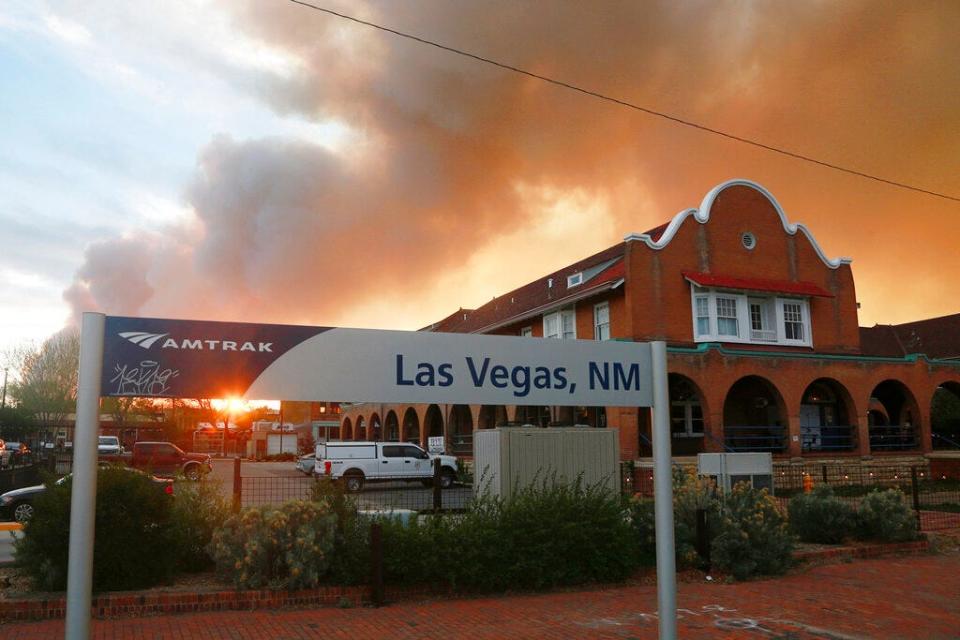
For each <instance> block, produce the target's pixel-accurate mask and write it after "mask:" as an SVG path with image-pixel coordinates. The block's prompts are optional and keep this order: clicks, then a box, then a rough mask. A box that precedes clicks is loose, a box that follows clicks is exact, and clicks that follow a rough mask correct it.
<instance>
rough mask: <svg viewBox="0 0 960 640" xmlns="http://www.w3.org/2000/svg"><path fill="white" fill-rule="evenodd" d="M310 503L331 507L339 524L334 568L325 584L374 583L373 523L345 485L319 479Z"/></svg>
mask: <svg viewBox="0 0 960 640" xmlns="http://www.w3.org/2000/svg"><path fill="white" fill-rule="evenodd" d="M310 500H311V501H313V502H320V503H323V504H326V505H328V507H327V508H328V509H329V510H330V513H332V514H333V516H334V518H335V522H336V528H335V531H334V539H333V549H332V550H331V552H330V565H329V567H328V568H327V573H326V575H325V576H324V578H323V580H324V581H325V582H329V583H332V584H347V585H350V584H366V583H367V582H369V580H370V520H369V519H366V518H361V517H359V516H358V515H357V502H356V500H355V499H354V498H353V496H351V495H350V494H348V493H347V491H346V489H345V488H344V486H343V483H341V482H336V481H334V480H331V479H330V478H327V477H321V478H317V479H316V481H315V482H314V484H313V486H312V487H311V488H310Z"/></svg>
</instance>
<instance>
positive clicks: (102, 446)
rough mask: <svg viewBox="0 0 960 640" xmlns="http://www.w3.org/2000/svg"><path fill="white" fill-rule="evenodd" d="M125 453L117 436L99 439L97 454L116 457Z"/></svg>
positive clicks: (100, 437)
mask: <svg viewBox="0 0 960 640" xmlns="http://www.w3.org/2000/svg"><path fill="white" fill-rule="evenodd" d="M121 453H123V446H122V445H121V444H120V438H118V437H117V436H99V437H98V438H97V454H99V455H108V456H115V455H119V454H121Z"/></svg>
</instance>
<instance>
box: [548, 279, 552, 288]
mask: <svg viewBox="0 0 960 640" xmlns="http://www.w3.org/2000/svg"><path fill="white" fill-rule="evenodd" d="M547 289H553V278H547Z"/></svg>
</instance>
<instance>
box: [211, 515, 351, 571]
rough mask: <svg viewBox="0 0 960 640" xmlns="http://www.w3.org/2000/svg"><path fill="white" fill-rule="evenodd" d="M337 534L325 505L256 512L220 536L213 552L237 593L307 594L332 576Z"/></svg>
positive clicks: (230, 523) (236, 519)
mask: <svg viewBox="0 0 960 640" xmlns="http://www.w3.org/2000/svg"><path fill="white" fill-rule="evenodd" d="M335 528H336V517H335V516H334V515H333V513H332V512H331V511H330V508H329V505H328V504H327V503H325V502H305V501H292V502H287V503H286V504H284V505H282V506H280V507H279V508H274V507H250V508H247V509H244V510H243V511H242V512H241V513H240V514H238V515H235V516H231V517H230V518H228V519H227V521H226V522H224V523H223V525H222V526H221V527H220V528H219V529H217V530H216V531H215V532H214V534H213V539H212V541H211V542H210V545H209V551H210V554H211V555H212V556H213V559H214V561H215V562H216V564H217V569H218V570H219V571H220V572H221V574H222V575H224V576H226V577H228V578H230V579H231V580H232V581H233V583H234V584H235V585H236V586H237V587H240V588H246V589H257V588H262V587H271V588H285V589H305V588H309V587H314V586H316V585H317V584H318V583H319V582H320V578H321V577H322V576H323V575H324V574H325V573H326V572H327V568H328V566H329V554H330V550H331V549H332V548H333V543H334V536H335Z"/></svg>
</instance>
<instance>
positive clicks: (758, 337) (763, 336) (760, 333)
mask: <svg viewBox="0 0 960 640" xmlns="http://www.w3.org/2000/svg"><path fill="white" fill-rule="evenodd" d="M750 340H752V341H754V342H776V341H777V331H776V330H775V329H765V330H757V329H751V330H750Z"/></svg>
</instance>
